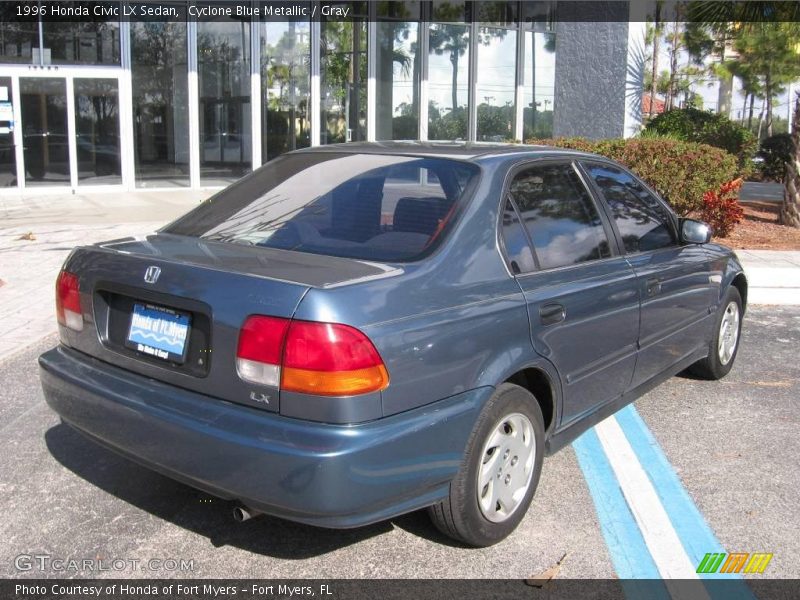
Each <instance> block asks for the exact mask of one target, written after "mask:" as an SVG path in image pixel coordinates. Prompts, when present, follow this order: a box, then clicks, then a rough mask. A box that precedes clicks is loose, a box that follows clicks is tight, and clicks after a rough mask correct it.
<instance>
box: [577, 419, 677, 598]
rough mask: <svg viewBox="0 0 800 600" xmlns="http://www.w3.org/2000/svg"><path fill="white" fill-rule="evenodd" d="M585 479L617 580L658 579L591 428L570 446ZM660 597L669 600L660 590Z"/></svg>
mask: <svg viewBox="0 0 800 600" xmlns="http://www.w3.org/2000/svg"><path fill="white" fill-rule="evenodd" d="M572 446H573V448H574V449H575V453H576V454H577V455H578V464H579V465H580V467H581V470H582V471H583V476H584V477H585V478H586V484H587V485H588V486H589V491H590V492H591V495H592V501H593V502H594V507H595V510H596V511H597V516H598V519H599V521H600V530H601V531H602V533H603V539H605V541H606V546H607V547H608V552H609V555H610V556H611V562H612V563H613V565H614V570H615V571H616V572H617V576H618V577H619V578H620V579H657V578H658V577H659V574H658V568H657V567H656V564H655V562H653V559H652V557H651V556H650V553H649V552H648V550H647V545H646V544H645V542H644V538H643V537H642V534H641V532H640V531H639V528H638V527H637V525H636V520H635V519H634V518H633V515H632V514H631V511H630V508H629V507H628V504H627V502H625V498H624V496H623V495H622V490H621V489H620V487H619V483H617V479H616V477H615V476H614V471H613V470H612V469H611V465H610V464H609V462H608V459H607V458H606V455H605V453H604V452H603V448H602V447H601V446H600V440H599V439H598V438H597V433H595V431H594V429H590V430H589V431H587V432H586V433H584V434H583V435H582V436H581V437H580V438H578V439H577V440H575V441H574V442H573V444H572ZM663 592H664V595H663V596H661V597H662V598H669V596H668V595H667V594H666V589H663Z"/></svg>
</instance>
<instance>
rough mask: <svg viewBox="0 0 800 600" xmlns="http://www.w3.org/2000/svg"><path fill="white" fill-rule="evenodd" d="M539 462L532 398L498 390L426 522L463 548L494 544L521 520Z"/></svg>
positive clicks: (540, 443) (537, 416) (539, 427)
mask: <svg viewBox="0 0 800 600" xmlns="http://www.w3.org/2000/svg"><path fill="white" fill-rule="evenodd" d="M543 457H544V419H543V418H542V411H541V409H540V408H539V404H538V402H537V401H536V398H535V397H534V396H533V395H532V394H531V393H530V392H528V391H527V390H525V389H524V388H521V387H520V386H518V385H514V384H510V383H504V384H502V385H500V386H499V387H498V388H497V390H496V391H495V393H494V394H493V395H492V397H491V398H490V399H489V401H488V402H487V403H486V406H485V407H484V408H483V411H481V414H480V416H479V417H478V420H477V422H476V424H475V428H474V429H473V431H472V434H471V435H470V438H469V441H468V442H467V449H466V452H465V453H464V459H463V460H462V463H461V468H460V470H459V472H458V474H457V475H456V476H455V478H454V479H453V481H452V482H451V483H450V494H449V496H448V497H447V498H446V499H445V500H443V501H442V502H440V503H439V504H436V505H434V506H431V507H430V508H429V509H428V511H429V514H430V517H431V520H432V521H433V523H434V525H436V527H437V528H438V529H439V530H440V531H441V532H442V533H444V534H445V535H447V536H449V537H451V538H453V539H455V540H458V541H460V542H462V543H464V544H467V545H470V546H476V547H485V546H491V545H492V544H496V543H497V542H499V541H500V540H502V539H504V538H505V537H507V536H508V535H509V534H510V533H511V532H512V531H514V529H516V527H517V525H519V523H520V521H522V518H523V517H524V516H525V512H526V511H527V510H528V506H529V505H530V503H531V499H532V498H533V494H534V492H535V491H536V486H537V485H538V483H539V475H540V474H541V470H542V459H543ZM484 463H485V465H484ZM480 476H483V477H482V479H483V482H484V485H483V486H481V485H480V484H479V481H478V478H479V477H480ZM487 480H488V482H487Z"/></svg>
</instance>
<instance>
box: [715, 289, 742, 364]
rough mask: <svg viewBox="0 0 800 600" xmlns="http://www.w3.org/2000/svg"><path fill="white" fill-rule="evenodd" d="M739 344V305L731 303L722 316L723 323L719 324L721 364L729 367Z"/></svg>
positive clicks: (718, 346) (718, 348) (718, 347)
mask: <svg viewBox="0 0 800 600" xmlns="http://www.w3.org/2000/svg"><path fill="white" fill-rule="evenodd" d="M738 342H739V305H738V304H736V302H730V303H729V304H728V306H727V307H726V308H725V313H724V314H723V315H722V322H721V323H720V324H719V341H718V344H717V353H718V355H719V362H721V363H722V364H723V365H727V364H728V363H729V362H730V361H731V358H733V353H734V352H735V351H736V344H737V343H738Z"/></svg>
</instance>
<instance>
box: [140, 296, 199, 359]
mask: <svg viewBox="0 0 800 600" xmlns="http://www.w3.org/2000/svg"><path fill="white" fill-rule="evenodd" d="M190 321H191V317H190V315H188V314H184V313H180V312H177V311H174V310H172V309H169V308H164V307H161V306H154V305H151V304H134V305H133V311H132V313H131V326H130V329H129V330H128V337H127V339H126V340H125V346H127V347H128V348H131V349H133V350H136V351H138V352H141V353H143V354H147V355H149V356H154V357H156V358H160V359H162V360H169V361H173V362H178V363H182V362H184V360H185V359H186V348H187V344H186V341H187V339H188V337H189V327H190Z"/></svg>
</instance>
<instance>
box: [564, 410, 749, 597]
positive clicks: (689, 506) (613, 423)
mask: <svg viewBox="0 0 800 600" xmlns="http://www.w3.org/2000/svg"><path fill="white" fill-rule="evenodd" d="M601 431H602V433H603V435H602V436H599V435H598V432H601ZM615 431H616V433H617V434H619V433H621V434H623V435H616V437H615V436H614V432H615ZM623 436H624V437H623ZM573 447H574V449H575V453H576V455H577V457H578V462H579V465H580V467H581V470H582V471H583V473H584V477H585V478H586V482H587V485H588V487H589V491H590V493H591V495H592V500H593V502H594V505H595V509H596V511H597V515H598V519H599V521H600V527H601V530H602V533H603V537H604V539H605V541H606V544H607V546H608V549H609V554H610V555H611V560H612V563H613V564H614V568H615V570H616V572H617V576H618V577H619V578H620V579H629V578H639V579H641V578H645V579H655V578H659V577H662V576H663V574H664V573H665V572H666V573H670V572H673V573H674V572H678V573H680V575H678V576H680V577H687V576H688V575H691V576H692V577H701V578H704V579H705V578H718V579H726V580H728V582H727V583H726V584H725V585H724V586H723V587H720V586H719V584H718V583H715V584H714V585H706V586H705V588H706V590H705V591H706V592H707V595H708V596H709V597H710V598H714V599H716V598H722V597H724V598H735V599H736V600H753V598H754V596H753V595H752V593H751V592H750V590H749V588H748V587H747V585H746V584H745V582H744V581H743V580H742V579H741V578H740V577H739V576H738V575H728V574H701V575H698V574H696V573H694V572H692V573H689V572H688V571H687V569H686V567H685V565H686V562H687V560H688V563H690V564H691V565H693V569H694V568H696V567H697V565H699V564H700V561H701V560H702V559H703V557H704V556H705V554H706V553H709V552H725V549H724V548H723V547H722V545H721V544H720V542H719V540H717V538H716V536H715V535H714V533H713V531H712V530H711V528H710V527H709V526H708V524H707V523H706V521H705V519H704V518H703V516H702V514H701V513H700V511H699V510H698V508H697V506H696V505H695V504H694V502H693V501H692V499H691V497H690V496H689V494H688V493H687V491H686V489H685V488H684V487H683V485H682V484H681V482H680V479H679V478H678V476H677V474H676V473H675V470H674V469H673V468H672V465H671V464H670V463H669V461H668V460H667V458H666V456H665V455H664V452H663V451H662V449H661V447H660V446H659V445H658V442H657V441H656V439H655V437H654V436H653V434H652V432H651V431H650V430H649V429H648V427H647V425H646V424H645V423H644V421H643V420H642V418H641V417H640V416H639V414H638V412H637V411H636V409H635V408H633V406H628V407H626V408H624V409H623V410H621V411H620V412H618V413H617V414H616V415H615V416H614V417H610V418H609V420H608V421H607V422H604V423H601V424H600V425H598V427H597V428H594V429H591V430H589V431H588V432H587V433H585V434H584V435H583V436H581V437H580V438H579V439H578V440H576V441H575V442H574V443H573ZM609 452H612V454H611V455H609ZM642 473H644V474H645V475H646V478H645V476H642ZM643 498H644V499H645V502H644V504H643V503H642V501H643ZM664 515H666V517H667V519H664V518H663V517H664ZM659 517H660V520H659ZM658 527H661V528H662V530H665V529H666V530H667V532H668V533H669V534H670V536H673V538H674V540H677V541H676V542H674V543H673V544H672V546H671V547H670V545H669V544H668V543H664V544H661V543H660V541H659V539H658V537H655V538H654V531H655V530H657V529H658ZM670 536H667V537H670ZM661 537H663V535H662V536H661ZM648 545H649V547H648ZM665 550H666V551H667V554H666V555H665ZM670 553H672V554H674V556H673V555H672V554H670ZM673 558H674V561H673V560H672V559H673ZM670 563H672V564H670ZM681 564H683V565H684V566H683V567H681ZM676 569H677V571H676ZM709 584H710V582H709ZM670 589H671V586H670V585H669V584H668V583H666V584H665V586H664V588H662V589H660V590H653V589H650V588H649V587H648V590H647V592H648V596H654V591H655V592H656V596H655V597H663V598H669V597H670ZM672 589H673V591H674V590H676V589H677V588H672ZM628 591H629V590H628V589H627V586H626V595H628V596H629V597H634V596H635V595H636V594H635V593H633V594H631V593H628Z"/></svg>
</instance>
